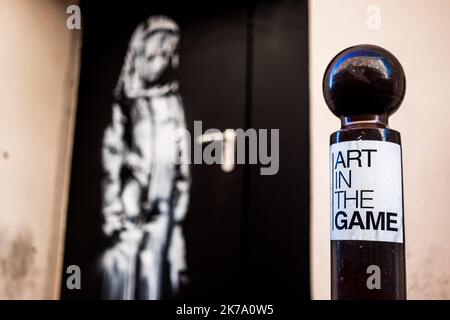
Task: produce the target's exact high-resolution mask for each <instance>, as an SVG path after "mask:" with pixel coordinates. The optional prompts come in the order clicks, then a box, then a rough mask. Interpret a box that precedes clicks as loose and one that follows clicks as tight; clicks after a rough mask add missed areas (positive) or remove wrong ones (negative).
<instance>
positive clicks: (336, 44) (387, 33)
mask: <svg viewBox="0 0 450 320" xmlns="http://www.w3.org/2000/svg"><path fill="white" fill-rule="evenodd" d="M372 4H375V5H378V6H379V8H380V9H381V29H379V30H370V29H369V28H368V27H367V26H366V21H367V18H368V17H369V16H368V14H367V13H366V9H367V7H369V5H372ZM309 5H310V8H309V10H310V86H311V128H312V129H311V130H312V131H311V134H312V137H311V148H312V149H311V151H312V153H311V163H312V264H311V267H312V273H313V274H312V287H313V297H314V298H316V299H328V298H329V297H330V292H329V290H330V268H329V264H330V258H329V256H330V248H329V221H328V217H329V215H328V211H329V206H328V197H329V191H328V143H329V142H328V137H329V135H330V134H331V133H332V132H333V131H335V130H337V129H339V121H338V119H337V118H335V117H334V116H332V114H331V113H330V112H329V111H328V109H327V107H326V105H325V103H324V101H323V97H322V88H321V84H322V76H323V72H324V70H325V68H326V66H327V64H328V62H329V61H330V60H331V59H332V58H333V56H334V55H335V54H336V53H338V52H339V51H340V50H342V49H344V48H346V47H348V46H351V45H354V44H360V43H372V44H377V45H380V46H382V47H385V48H386V49H388V50H389V51H391V52H393V53H394V54H395V55H396V56H397V57H398V59H399V60H400V61H401V62H402V64H403V67H404V69H405V72H406V76H407V91H406V98H405V101H404V102H403V105H402V107H401V108H400V110H399V111H398V112H397V113H396V114H394V115H393V116H392V118H391V123H390V124H391V127H392V128H394V129H397V130H399V131H400V132H401V133H402V139H403V153H404V159H403V161H404V183H405V191H404V192H405V218H406V222H405V225H406V226H405V227H406V256H407V279H408V295H409V298H411V299H421V298H425V299H450V244H449V242H450V232H449V230H450V209H449V208H450V147H449V145H450V108H449V97H450V59H449V52H450V42H449V33H450V20H449V18H448V14H449V12H450V1H448V0H431V1H430V0H389V1H388V0H383V1H381V0H369V1H368V0H339V1H333V0H314V1H310V2H309Z"/></svg>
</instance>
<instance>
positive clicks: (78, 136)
mask: <svg viewBox="0 0 450 320" xmlns="http://www.w3.org/2000/svg"><path fill="white" fill-rule="evenodd" d="M74 4H75V5H79V3H78V1H69V0H67V1H65V0H0V39H1V41H2V42H1V46H0V48H1V50H0V71H1V72H0V88H1V89H0V177H1V178H0V244H1V246H0V298H2V299H58V298H60V297H63V298H68V299H69V298H81V299H82V298H96V297H97V296H98V293H96V288H98V282H96V281H97V280H98V278H97V277H96V275H95V271H94V270H93V268H92V265H93V264H94V263H95V257H96V255H97V251H96V250H98V248H99V247H101V245H102V244H101V242H99V241H97V240H98V238H97V236H98V234H97V232H98V230H99V228H100V227H99V225H98V220H99V214H100V212H99V210H98V206H99V205H98V203H99V201H100V199H99V191H98V189H99V187H100V186H99V180H98V175H99V171H98V165H99V163H98V162H99V158H98V152H99V146H100V140H101V134H102V131H103V129H104V126H105V125H106V120H105V119H106V112H107V111H106V110H108V108H110V105H111V101H112V100H111V99H112V98H111V94H112V89H113V88H114V85H115V83H116V81H117V77H118V74H119V73H120V67H121V64H122V62H123V57H124V54H125V51H126V47H127V44H128V40H129V38H130V35H131V33H132V31H133V30H134V28H135V27H136V26H137V24H138V23H139V22H141V21H142V19H145V18H146V17H147V16H148V15H151V14H156V13H164V14H167V15H170V16H171V17H172V18H174V19H175V20H176V21H177V22H178V23H179V25H180V29H181V35H182V39H184V40H182V43H181V47H180V56H181V59H180V90H181V94H182V96H183V99H184V100H185V101H184V102H185V108H186V110H187V122H188V126H189V125H191V124H192V121H193V120H204V121H205V123H206V125H207V126H208V127H216V128H219V129H221V130H224V129H227V128H237V127H244V128H245V127H255V128H279V129H280V171H279V173H278V175H276V176H273V177H261V176H259V174H257V172H259V168H253V167H250V166H241V167H239V166H238V167H237V168H236V170H235V171H234V172H233V173H231V174H228V173H224V172H222V171H221V170H220V168H219V167H203V166H198V167H197V166H194V168H193V180H192V181H193V189H192V195H191V196H192V199H191V200H192V202H191V207H190V210H191V211H190V212H189V213H188V215H187V218H186V219H187V220H186V222H185V224H184V227H185V233H186V241H187V243H188V244H189V246H190V247H189V248H188V252H187V253H188V261H190V265H191V266H192V268H191V269H192V270H191V279H194V280H193V282H192V286H191V287H190V288H189V290H187V291H186V292H187V293H186V294H187V296H191V297H204V296H205V295H208V294H211V295H213V296H216V297H227V296H230V295H233V294H238V295H239V296H241V297H256V298H276V297H278V298H299V299H308V298H312V299H329V298H330V289H329V288H330V267H329V264H330V259H329V254H330V247H329V221H328V217H329V215H328V210H329V205H328V199H329V191H328V183H329V181H328V148H329V141H328V139H329V135H330V134H331V133H332V132H333V131H336V130H338V129H339V125H340V124H339V121H338V119H337V118H335V117H334V116H333V115H332V114H331V113H330V112H329V110H328V108H327V107H326V105H325V103H324V101H323V97H322V86H321V85H322V77H323V72H324V70H325V68H326V66H327V64H328V62H329V61H330V60H331V59H332V58H333V57H334V55H335V54H337V53H338V52H339V51H341V50H342V49H344V48H346V47H349V46H351V45H355V44H361V43H370V44H376V45H379V46H382V47H384V48H386V49H388V50H389V51H391V52H392V53H393V54H394V55H395V56H396V57H397V58H398V59H399V60H400V61H401V63H402V65H403V68H404V69H405V73H406V77H407V91H406V97H405V100H404V102H403V104H402V106H401V107H400V109H399V111H397V113H396V114H394V115H393V116H392V117H391V120H390V126H391V127H392V128H394V129H396V130H398V131H400V133H401V134H402V144H403V164H404V188H405V190H404V194H405V218H406V221H405V230H406V254H407V285H408V298H410V299H449V298H450V268H449V267H450V245H449V240H450V236H449V234H448V232H447V230H448V227H449V225H450V215H449V213H450V212H449V207H450V197H449V191H450V166H449V163H450V151H449V148H448V147H447V144H448V140H449V139H450V120H449V119H450V117H449V113H448V107H447V91H448V90H447V87H449V85H450V61H449V60H448V52H449V50H450V43H449V39H448V33H449V31H450V21H449V20H448V14H449V12H450V3H449V2H448V1H446V0H432V1H425V0H410V1H406V0H394V1H392V0H391V1H387V0H384V1H381V0H377V1H375V0H373V1H366V0H362V1H356V0H339V1H331V0H315V1H260V2H256V1H255V2H251V3H249V4H245V5H232V4H227V3H225V2H224V3H219V4H216V5H215V7H214V8H213V7H212V6H207V5H205V6H202V5H199V6H198V7H195V8H194V7H192V8H188V7H180V8H178V9H173V8H171V9H169V8H168V5H167V7H165V6H163V5H161V6H158V7H155V6H153V7H152V5H148V6H145V5H142V4H141V6H139V5H137V4H133V3H131V2H129V1H127V2H124V3H123V4H122V6H121V5H110V6H107V5H98V7H96V6H95V5H94V4H87V3H86V4H85V3H83V2H82V3H81V10H82V14H83V16H84V18H85V20H84V21H83V24H82V28H81V30H69V29H68V28H67V26H66V20H67V19H68V17H69V16H70V14H68V13H67V8H68V6H70V5H74ZM125 5H126V7H125ZM85 9H86V11H84V10H85ZM189 9H190V10H189ZM122 10H123V12H126V13H127V14H123V18H121V11H122ZM171 10H172V11H171ZM183 37H184V38H183ZM183 41H184V42H183ZM194 184H195V185H194ZM205 225H206V226H208V227H206V228H205V227H204V226H205ZM72 264H76V265H80V266H81V269H82V275H83V278H82V279H83V280H82V290H81V291H74V292H69V291H68V290H67V289H66V278H67V273H66V268H67V267H68V266H69V265H72Z"/></svg>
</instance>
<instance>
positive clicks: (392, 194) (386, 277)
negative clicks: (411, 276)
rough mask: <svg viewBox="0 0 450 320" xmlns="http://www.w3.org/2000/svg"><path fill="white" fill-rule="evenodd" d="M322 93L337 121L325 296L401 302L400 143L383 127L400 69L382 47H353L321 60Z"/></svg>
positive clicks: (401, 84)
mask: <svg viewBox="0 0 450 320" xmlns="http://www.w3.org/2000/svg"><path fill="white" fill-rule="evenodd" d="M323 93H324V97H325V101H326V103H327V105H328V107H329V109H330V110H331V112H333V113H334V115H336V116H337V117H339V118H340V119H341V123H342V127H341V130H339V131H337V132H335V133H333V134H332V135H331V137H330V145H331V146H330V184H331V213H330V219H331V295H332V299H406V271H405V234H404V228H403V225H404V216H403V181H402V180H403V178H402V155H401V143H400V134H399V133H398V132H397V131H395V130H392V129H390V128H389V127H388V118H389V116H390V115H391V114H393V113H394V112H395V111H396V110H397V109H398V107H399V106H400V104H401V102H402V100H403V97H404V95H405V74H404V71H403V68H402V66H401V65H400V63H399V61H398V60H397V59H396V58H395V57H394V56H393V55H392V54H391V53H390V52H388V51H387V50H385V49H383V48H380V47H377V46H373V45H359V46H354V47H351V48H348V49H346V50H344V51H342V52H341V53H339V54H338V55H337V56H336V57H335V58H334V59H333V60H332V61H331V62H330V64H329V65H328V67H327V69H326V72H325V76H324V80H323Z"/></svg>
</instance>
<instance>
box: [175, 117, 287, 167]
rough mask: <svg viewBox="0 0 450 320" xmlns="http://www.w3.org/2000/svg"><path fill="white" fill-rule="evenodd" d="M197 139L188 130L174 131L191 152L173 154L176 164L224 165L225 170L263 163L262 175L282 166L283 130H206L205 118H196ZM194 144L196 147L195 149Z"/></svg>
mask: <svg viewBox="0 0 450 320" xmlns="http://www.w3.org/2000/svg"><path fill="white" fill-rule="evenodd" d="M193 136H194V139H192V136H191V133H190V132H189V131H188V130H187V129H180V130H177V131H176V132H174V135H173V137H172V138H173V139H175V140H176V141H180V140H183V141H184V142H185V143H186V144H187V145H186V149H187V150H191V151H192V152H189V153H188V154H187V155H184V156H180V154H179V153H178V152H175V154H174V155H173V156H174V157H173V161H174V163H175V164H206V165H214V164H216V165H222V169H223V170H224V171H231V170H232V169H233V168H234V166H235V165H236V164H238V165H240V164H250V165H260V166H261V168H260V174H261V175H275V174H277V173H278V170H279V166H280V159H279V154H280V131H279V129H254V128H249V129H247V130H244V129H226V130H225V131H223V132H222V131H220V130H219V129H214V128H212V129H207V130H205V131H203V124H202V121H194V132H193ZM192 144H193V148H192Z"/></svg>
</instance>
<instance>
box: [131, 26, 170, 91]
mask: <svg viewBox="0 0 450 320" xmlns="http://www.w3.org/2000/svg"><path fill="white" fill-rule="evenodd" d="M177 45H178V36H176V35H173V34H170V33H168V32H164V31H161V32H157V33H155V34H152V35H151V36H150V37H149V38H147V39H146V41H145V45H144V52H143V55H141V56H139V57H138V58H137V61H136V67H137V71H138V73H139V75H140V77H141V78H142V79H143V80H144V81H147V82H155V81H158V79H159V77H160V76H161V74H162V73H163V72H164V71H165V70H166V69H167V67H168V66H169V65H170V63H171V59H172V58H173V56H174V55H175V54H176V48H177Z"/></svg>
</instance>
